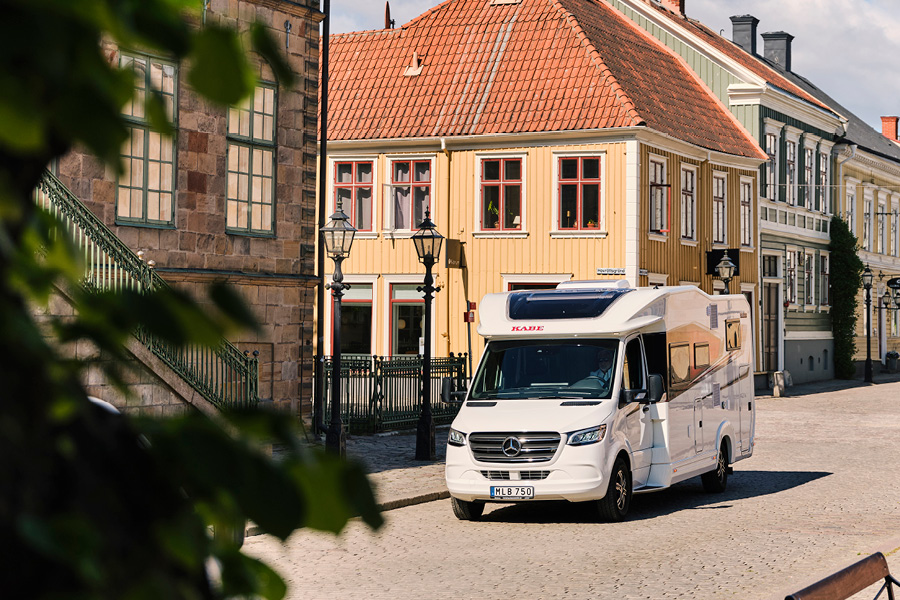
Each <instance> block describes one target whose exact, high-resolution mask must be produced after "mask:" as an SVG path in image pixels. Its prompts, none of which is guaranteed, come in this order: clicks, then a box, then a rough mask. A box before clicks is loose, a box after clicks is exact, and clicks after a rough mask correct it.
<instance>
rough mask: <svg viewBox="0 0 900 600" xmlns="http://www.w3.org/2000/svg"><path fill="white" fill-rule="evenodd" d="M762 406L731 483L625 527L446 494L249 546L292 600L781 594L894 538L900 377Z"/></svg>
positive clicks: (427, 477) (661, 499)
mask: <svg viewBox="0 0 900 600" xmlns="http://www.w3.org/2000/svg"><path fill="white" fill-rule="evenodd" d="M757 402H758V420H757V429H756V442H757V445H756V451H755V454H754V456H753V457H752V458H751V459H749V460H746V461H742V462H740V463H738V464H737V465H736V466H735V474H734V475H733V476H732V478H730V479H729V482H728V490H727V492H725V493H724V494H722V495H708V494H706V493H704V492H703V489H702V486H701V485H700V482H699V478H697V479H694V480H690V481H688V482H685V483H682V484H679V485H677V486H675V487H673V488H671V489H669V490H666V491H664V492H660V493H656V494H647V495H640V496H635V499H634V502H633V504H632V512H631V515H630V519H629V520H628V521H627V522H625V523H620V524H606V523H597V522H595V521H593V517H592V513H591V511H590V510H588V508H587V507H584V506H580V505H573V504H567V503H551V504H527V505H518V506H510V505H494V506H492V505H488V508H487V510H486V511H485V517H484V519H483V520H482V521H481V522H477V523H470V522H462V521H458V520H457V519H456V518H455V517H454V516H453V513H452V510H451V508H450V502H449V500H446V499H440V500H437V501H432V502H427V503H422V504H417V505H413V506H408V507H406V508H400V509H397V510H391V511H388V512H386V513H385V516H386V518H387V524H386V526H385V527H384V528H383V530H382V531H381V532H379V533H377V534H373V533H371V532H369V531H368V530H366V529H365V528H364V527H363V526H362V525H361V524H360V523H358V522H354V523H352V524H351V525H350V526H349V527H348V529H347V530H346V531H345V532H344V534H343V535H342V536H340V537H338V538H335V537H333V536H330V535H327V534H320V533H312V532H302V533H298V534H296V535H294V536H293V537H292V538H290V539H289V540H288V543H287V544H286V545H284V546H282V545H281V544H280V543H279V542H278V541H277V540H274V539H271V538H266V537H263V536H258V537H252V538H249V539H248V541H247V545H246V549H247V551H248V552H249V553H250V554H252V555H255V556H259V557H262V558H265V559H266V560H267V561H269V563H270V564H272V565H273V566H274V567H275V568H276V569H277V570H278V571H279V572H280V573H282V575H283V576H284V577H285V579H286V580H287V581H288V583H289V586H290V588H289V597H290V598H298V599H299V598H317V599H318V598H321V599H327V598H334V599H345V598H350V597H364V598H385V599H387V598H390V599H405V598H436V597H442V598H476V597H477V598H507V597H517V598H704V599H705V598H742V599H755V598H760V599H770V598H783V597H784V596H785V595H786V594H787V593H790V592H793V591H796V590H798V589H800V588H802V587H804V586H805V585H808V584H809V583H812V582H813V581H816V580H818V579H820V578H822V577H824V576H825V575H828V574H830V573H832V572H834V571H836V570H838V569H840V568H842V567H844V566H847V565H849V564H850V563H852V562H855V561H857V560H859V559H860V558H862V556H865V555H868V554H870V553H872V552H875V551H879V550H880V551H883V552H885V553H886V554H888V553H890V552H892V551H895V550H896V549H898V547H900V495H898V490H900V468H898V467H900V452H898V448H897V441H898V439H900V418H898V417H897V408H898V405H900V383H885V384H881V385H875V386H857V387H852V388H849V389H843V390H835V391H825V392H820V393H810V394H806V395H795V396H792V397H787V398H767V397H764V398H759V399H758V401H757ZM395 437H396V438H397V441H398V443H400V442H402V443H405V444H408V443H409V440H410V437H411V436H395ZM412 439H413V441H414V438H412ZM438 439H439V440H440V441H439V443H441V441H442V440H443V435H441V434H439V438H438ZM361 443H363V444H365V442H361ZM398 464H399V463H398ZM369 467H370V471H372V472H373V479H374V480H375V481H376V483H377V484H378V489H379V499H380V500H381V501H384V500H385V498H384V495H383V494H384V493H386V492H387V491H390V493H392V494H394V495H395V496H396V495H398V494H400V492H402V489H403V486H404V485H408V486H410V489H411V490H413V491H412V492H411V495H419V494H420V493H424V492H423V490H426V491H427V490H429V489H432V488H434V485H435V484H434V482H435V481H437V482H439V484H440V485H442V483H443V480H442V479H441V478H440V466H439V465H425V466H422V467H419V468H418V469H419V470H418V471H417V470H415V469H413V470H410V469H404V468H396V469H393V470H392V469H390V468H389V467H384V468H383V469H382V470H380V471H378V469H377V468H373V464H372V463H371V462H370V463H369ZM404 478H405V479H404ZM404 480H406V481H407V482H408V483H407V484H404ZM428 482H431V484H428ZM429 485H430V487H429ZM443 490H444V491H445V488H443ZM400 495H402V494H400ZM898 556H900V553H897V554H889V556H888V563H889V565H890V566H891V567H892V570H893V571H894V572H900V559H898V558H897V557H898ZM872 596H874V592H873V593H872V594H869V595H868V596H864V595H860V596H859V597H860V598H862V597H868V598H871V597H872Z"/></svg>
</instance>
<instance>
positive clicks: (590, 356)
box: [469, 339, 619, 400]
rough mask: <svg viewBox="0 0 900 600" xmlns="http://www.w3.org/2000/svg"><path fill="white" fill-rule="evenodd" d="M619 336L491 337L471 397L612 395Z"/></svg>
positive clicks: (479, 398) (578, 396)
mask: <svg viewBox="0 0 900 600" xmlns="http://www.w3.org/2000/svg"><path fill="white" fill-rule="evenodd" d="M618 344H619V342H618V340H611V339H600V340H578V341H574V340H565V341H553V340H541V341H517V340H511V341H503V342H491V343H489V344H488V346H487V348H486V349H485V357H484V360H483V361H482V363H481V367H480V368H479V370H478V372H477V373H476V374H475V381H474V383H473V385H472V390H471V393H470V395H469V398H470V399H472V400H486V399H492V400H496V399H512V400H516V399H526V398H609V397H610V394H611V393H612V384H613V379H614V374H615V372H614V367H613V365H615V364H616V350H617V348H618Z"/></svg>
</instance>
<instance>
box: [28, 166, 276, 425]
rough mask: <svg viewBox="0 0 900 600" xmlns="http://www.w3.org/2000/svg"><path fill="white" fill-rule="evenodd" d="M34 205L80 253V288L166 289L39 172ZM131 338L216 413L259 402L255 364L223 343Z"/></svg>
mask: <svg viewBox="0 0 900 600" xmlns="http://www.w3.org/2000/svg"><path fill="white" fill-rule="evenodd" d="M35 192H36V193H35V200H36V201H37V203H38V205H40V206H41V207H42V208H44V209H45V210H47V211H49V212H50V213H51V214H52V215H54V216H55V217H56V218H57V219H58V220H59V222H60V223H61V225H62V226H63V228H64V229H65V231H66V233H67V234H68V235H69V236H70V237H71V238H72V240H74V242H75V245H76V246H77V247H78V249H79V250H80V251H81V252H83V256H84V263H85V274H84V278H83V279H82V282H83V284H84V285H85V287H87V288H89V289H92V290H100V291H114V292H121V291H125V290H131V291H136V292H139V293H148V292H152V291H154V290H159V289H164V288H166V287H168V286H167V284H166V282H165V281H163V279H162V277H160V276H159V275H157V274H156V272H155V271H154V270H153V269H152V267H151V266H150V265H149V264H147V263H145V262H144V261H143V260H142V259H141V258H140V257H139V256H138V255H137V254H135V253H134V252H132V251H131V249H130V248H129V247H128V246H126V245H125V244H124V243H123V242H122V241H121V240H120V239H119V238H118V237H116V235H115V234H114V233H113V232H112V231H111V230H110V229H109V228H108V227H107V226H106V225H104V224H103V222H102V221H100V219H98V218H97V217H96V216H95V215H94V213H92V212H91V211H90V210H89V209H88V208H87V207H86V206H85V205H84V204H83V203H82V202H81V201H80V200H79V199H78V198H76V197H75V196H74V195H73V194H72V192H70V191H69V189H68V188H66V186H65V185H63V184H62V182H60V181H59V179H57V178H56V177H54V176H53V175H52V174H51V173H50V172H49V171H45V172H44V175H43V177H42V178H41V182H40V185H39V186H38V189H37V190H35ZM135 337H136V338H137V339H138V340H140V341H141V343H143V344H144V345H145V346H146V347H147V348H148V349H149V350H150V351H151V352H152V353H153V354H154V355H156V356H157V357H158V358H159V359H160V360H162V361H163V362H164V363H166V364H167V365H168V366H169V367H170V368H171V369H172V370H173V371H175V373H177V374H178V375H179V376H180V377H181V378H182V379H184V380H185V381H186V382H187V383H188V384H189V385H190V386H191V387H192V388H194V389H195V390H196V391H197V392H199V393H200V394H201V395H202V396H203V397H204V398H206V399H207V400H209V401H210V402H211V403H212V404H214V405H215V406H217V407H219V408H238V407H248V406H255V405H256V403H257V402H258V401H259V364H258V361H257V359H256V356H250V355H249V354H248V353H245V352H241V351H240V350H238V349H237V348H236V347H235V346H233V345H232V344H231V343H230V342H228V341H227V340H224V339H223V340H222V341H221V342H220V343H219V345H218V346H217V347H215V348H210V347H206V346H199V345H187V346H175V345H173V344H169V343H167V342H164V341H162V340H160V339H158V338H157V337H155V336H153V335H152V334H150V333H149V332H147V331H145V330H143V329H139V330H138V331H136V332H135Z"/></svg>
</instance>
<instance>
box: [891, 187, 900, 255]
mask: <svg viewBox="0 0 900 600" xmlns="http://www.w3.org/2000/svg"><path fill="white" fill-rule="evenodd" d="M891 213H892V214H891V254H893V255H894V256H900V205H898V197H897V196H893V195H892V196H891Z"/></svg>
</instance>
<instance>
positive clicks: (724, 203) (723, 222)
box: [710, 171, 728, 247]
mask: <svg viewBox="0 0 900 600" xmlns="http://www.w3.org/2000/svg"><path fill="white" fill-rule="evenodd" d="M720 181H721V182H722V196H721V202H719V201H717V200H716V184H717V182H720ZM710 197H711V199H712V210H711V211H710V212H711V214H712V229H711V231H712V243H713V247H715V246H727V245H728V174H727V173H725V172H724V171H713V176H712V194H711V195H710ZM717 205H720V206H717ZM719 209H721V217H720V218H718V219H717V217H719V216H720V215H719V214H718V210H719ZM719 228H721V237H720V238H718V239H717V238H716V232H717V230H718V229H719Z"/></svg>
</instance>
